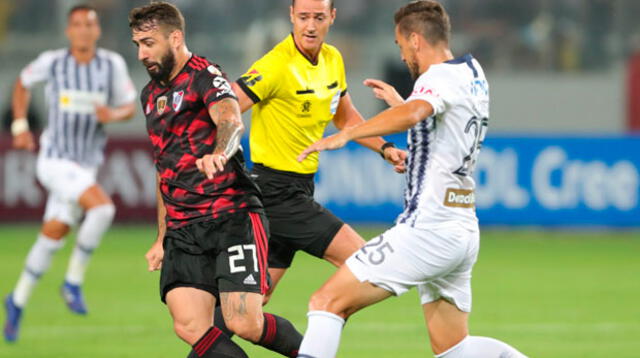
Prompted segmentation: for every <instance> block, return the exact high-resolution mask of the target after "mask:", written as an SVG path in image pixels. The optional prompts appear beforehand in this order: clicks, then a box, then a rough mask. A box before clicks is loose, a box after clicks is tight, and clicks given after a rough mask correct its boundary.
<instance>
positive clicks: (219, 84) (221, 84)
mask: <svg viewBox="0 0 640 358" xmlns="http://www.w3.org/2000/svg"><path fill="white" fill-rule="evenodd" d="M213 87H215V88H217V89H218V92H217V93H216V97H220V96H222V95H225V94H229V93H231V86H230V85H229V81H227V80H226V79H225V78H224V77H216V78H214V79H213Z"/></svg>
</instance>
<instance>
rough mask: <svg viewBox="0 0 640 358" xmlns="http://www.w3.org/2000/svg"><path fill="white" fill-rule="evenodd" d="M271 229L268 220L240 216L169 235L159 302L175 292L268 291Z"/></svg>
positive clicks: (170, 231) (250, 214)
mask: <svg viewBox="0 0 640 358" xmlns="http://www.w3.org/2000/svg"><path fill="white" fill-rule="evenodd" d="M268 230H269V229H268V224H267V220H266V217H265V215H264V214H258V213H253V212H247V211H242V212H237V213H233V214H226V215H224V216H221V217H219V218H217V219H214V220H209V221H203V222H196V223H193V224H189V225H187V226H184V227H181V228H178V229H168V230H167V233H166V235H165V238H164V242H163V247H164V259H163V260H162V269H161V273H160V298H161V299H162V302H165V303H166V295H167V292H169V291H171V290H172V289H174V288H176V287H193V288H198V289H201V290H204V291H207V292H210V293H211V294H212V295H214V296H216V298H218V296H219V292H256V293H261V294H264V293H266V292H267V289H268V282H269V278H268V271H267V250H268V246H267V245H268V234H269V231H268Z"/></svg>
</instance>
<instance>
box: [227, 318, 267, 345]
mask: <svg viewBox="0 0 640 358" xmlns="http://www.w3.org/2000/svg"><path fill="white" fill-rule="evenodd" d="M225 324H226V326H227V328H228V329H229V330H231V331H232V332H233V333H234V334H235V335H237V336H238V337H240V338H242V339H244V340H247V341H251V342H254V343H256V342H258V341H259V340H260V337H261V336H262V328H263V324H264V321H262V320H258V319H250V318H248V317H234V318H233V319H231V320H225Z"/></svg>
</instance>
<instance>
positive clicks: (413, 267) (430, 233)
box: [346, 224, 480, 312]
mask: <svg viewBox="0 0 640 358" xmlns="http://www.w3.org/2000/svg"><path fill="white" fill-rule="evenodd" d="M479 247H480V233H479V232H478V231H477V230H470V229H468V228H464V227H462V226H461V225H456V224H453V225H452V224H446V225H443V226H439V227H437V228H432V229H417V228H413V227H411V226H409V225H404V224H400V225H396V226H394V227H392V228H391V229H389V230H387V231H386V232H385V233H383V234H381V235H380V236H378V237H375V238H373V239H371V240H370V241H369V242H367V244H366V245H365V246H364V247H363V248H362V249H360V250H358V251H356V252H355V253H353V255H351V257H349V259H347V262H346V263H347V267H349V269H350V270H351V272H353V274H354V275H355V276H356V278H357V279H358V280H360V281H361V282H365V281H368V282H371V283H372V284H374V285H376V286H378V287H381V288H383V289H385V290H387V291H390V292H392V293H393V294H395V295H401V294H403V293H405V292H407V291H408V290H409V289H410V288H411V287H414V286H417V287H418V293H419V295H420V302H421V304H425V303H429V302H434V301H437V300H438V299H440V298H443V299H445V300H447V301H449V302H451V303H453V304H455V305H456V306H457V307H458V308H459V309H460V310H461V311H464V312H471V269H472V268H473V264H474V263H475V262H476V259H477V258H478V249H479Z"/></svg>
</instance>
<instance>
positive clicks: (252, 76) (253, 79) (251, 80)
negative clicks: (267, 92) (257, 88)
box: [240, 70, 262, 87]
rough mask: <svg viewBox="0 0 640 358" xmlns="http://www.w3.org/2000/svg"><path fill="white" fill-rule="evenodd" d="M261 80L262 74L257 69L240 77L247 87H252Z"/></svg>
mask: <svg viewBox="0 0 640 358" xmlns="http://www.w3.org/2000/svg"><path fill="white" fill-rule="evenodd" d="M261 80H262V75H261V74H260V73H259V72H258V71H257V70H251V71H249V72H248V73H247V74H246V75H244V76H242V77H240V81H242V82H243V83H244V84H245V85H247V86H248V87H252V86H253V85H255V84H256V83H258V82H260V81H261Z"/></svg>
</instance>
